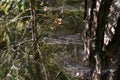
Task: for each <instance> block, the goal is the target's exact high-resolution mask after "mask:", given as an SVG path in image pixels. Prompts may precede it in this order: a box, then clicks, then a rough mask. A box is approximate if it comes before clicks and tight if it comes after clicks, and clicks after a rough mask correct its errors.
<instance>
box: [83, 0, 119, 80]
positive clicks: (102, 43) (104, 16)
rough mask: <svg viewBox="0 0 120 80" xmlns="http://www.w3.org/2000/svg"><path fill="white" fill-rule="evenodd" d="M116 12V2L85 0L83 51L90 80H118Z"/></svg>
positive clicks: (110, 0)
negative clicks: (90, 69) (88, 68)
mask: <svg viewBox="0 0 120 80" xmlns="http://www.w3.org/2000/svg"><path fill="white" fill-rule="evenodd" d="M119 11H120V1H119V0H92V1H91V0H85V33H84V39H85V41H84V51H85V54H86V61H87V62H88V63H87V65H88V66H89V67H91V68H92V71H91V76H92V77H91V79H92V80H113V78H114V79H115V80H118V79H119V75H120V74H119V73H120V72H119V70H120V68H119V67H120V61H119V58H120V57H118V56H119V53H120V50H119V49H120V19H118V18H119V17H120V12H119ZM116 68H117V69H116ZM115 70H116V71H115ZM114 71H115V73H114ZM113 74H115V77H114V76H113Z"/></svg>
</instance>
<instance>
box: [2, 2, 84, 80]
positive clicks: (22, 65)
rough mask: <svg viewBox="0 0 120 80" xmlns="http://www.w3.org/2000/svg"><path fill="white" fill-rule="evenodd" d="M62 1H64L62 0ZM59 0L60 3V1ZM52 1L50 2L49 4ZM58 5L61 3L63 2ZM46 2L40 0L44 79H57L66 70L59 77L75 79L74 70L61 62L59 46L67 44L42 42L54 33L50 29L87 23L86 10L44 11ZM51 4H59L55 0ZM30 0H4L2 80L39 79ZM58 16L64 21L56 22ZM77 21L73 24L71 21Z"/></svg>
mask: <svg viewBox="0 0 120 80" xmlns="http://www.w3.org/2000/svg"><path fill="white" fill-rule="evenodd" d="M58 2H61V4H62V1H61V0H59V1H58ZM58 2H57V3H58ZM48 5H49V4H48ZM56 5H60V4H59V3H58V4H56ZM45 6H46V3H45V2H44V1H42V0H36V5H35V6H34V8H35V10H36V17H37V18H36V23H37V25H36V29H37V32H36V33H37V39H38V45H37V51H38V52H39V54H41V57H42V60H41V61H40V62H38V63H39V64H40V68H41V70H42V76H43V79H44V80H47V78H48V80H53V79H54V78H55V76H56V75H57V74H58V73H59V72H60V71H62V75H61V76H62V77H60V78H58V80H71V79H72V77H71V76H70V74H68V73H66V71H65V69H64V68H63V67H62V66H61V64H60V59H59V58H60V57H59V54H56V53H58V50H59V49H63V46H54V47H53V46H49V45H46V44H45V43H44V42H42V40H43V38H44V37H45V36H48V37H49V36H51V35H49V34H48V33H47V32H48V31H50V32H55V31H56V32H57V31H61V30H68V31H69V32H71V31H72V29H74V30H73V33H74V32H76V33H77V32H79V31H76V30H77V28H81V26H82V25H83V24H79V21H80V22H82V20H81V18H83V12H82V11H71V12H70V11H64V12H63V13H60V11H58V12H57V11H54V10H47V11H44V10H43V9H44V7H45ZM50 6H55V3H54V2H53V3H52V2H51V5H50ZM30 18H31V15H30V7H29V0H2V1H1V2H0V54H1V55H0V80H35V79H36V77H35V76H36V74H35V63H37V62H35V60H34V56H35V54H34V52H33V42H34V41H33V40H32V28H31V20H30ZM56 18H62V20H63V21H62V24H61V25H59V26H56V25H57V24H56V23H55V20H56ZM71 22H74V23H73V24H70V23H71Z"/></svg>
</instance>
